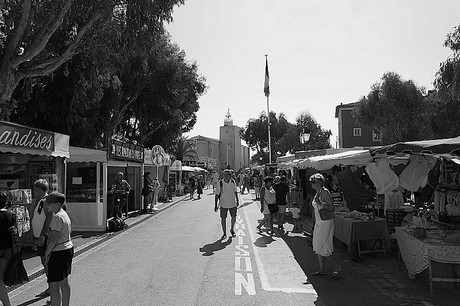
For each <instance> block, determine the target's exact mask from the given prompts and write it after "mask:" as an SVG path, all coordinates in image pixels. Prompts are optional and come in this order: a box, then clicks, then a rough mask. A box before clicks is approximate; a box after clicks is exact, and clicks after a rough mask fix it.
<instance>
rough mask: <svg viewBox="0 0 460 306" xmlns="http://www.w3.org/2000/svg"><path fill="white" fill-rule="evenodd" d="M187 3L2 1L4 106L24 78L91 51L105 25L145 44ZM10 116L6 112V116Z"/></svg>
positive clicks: (0, 99)
mask: <svg viewBox="0 0 460 306" xmlns="http://www.w3.org/2000/svg"><path fill="white" fill-rule="evenodd" d="M183 2H184V0H132V1H122V0H79V1H73V0H9V1H0V108H3V105H7V103H8V106H9V107H10V106H12V105H13V104H12V101H11V97H12V95H13V92H14V90H15V89H16V87H17V85H18V84H19V82H20V81H21V80H24V79H26V78H33V77H38V76H46V75H50V74H51V73H53V72H54V71H56V70H57V69H58V68H59V67H60V66H61V65H62V64H64V63H65V62H66V61H68V60H69V59H71V58H72V57H74V56H75V55H76V54H78V53H79V52H81V50H82V49H83V48H85V47H86V48H88V47H90V46H91V44H92V43H93V42H94V41H95V38H96V39H97V37H98V35H99V34H100V32H99V31H100V30H102V29H104V27H105V25H106V23H107V22H113V21H114V20H115V21H117V22H119V23H120V24H124V25H129V26H127V27H126V28H127V29H129V33H126V34H129V35H124V36H123V35H121V36H120V37H119V41H121V40H125V41H126V42H127V41H131V42H137V44H136V45H137V46H142V43H143V40H142V39H140V38H143V37H144V36H143V35H142V34H145V33H147V32H148V31H155V30H157V29H159V28H161V27H162V22H163V21H171V20H172V17H171V14H172V10H173V8H174V6H176V5H178V4H182V3H183ZM6 115H8V114H6Z"/></svg>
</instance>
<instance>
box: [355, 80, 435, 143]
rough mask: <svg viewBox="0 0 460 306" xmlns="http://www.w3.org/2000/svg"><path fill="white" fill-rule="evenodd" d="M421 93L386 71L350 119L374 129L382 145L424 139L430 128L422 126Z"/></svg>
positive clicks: (407, 82) (419, 89)
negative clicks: (377, 131)
mask: <svg viewBox="0 0 460 306" xmlns="http://www.w3.org/2000/svg"><path fill="white" fill-rule="evenodd" d="M424 92H425V89H424V88H423V87H418V86H417V85H416V84H415V83H414V82H413V81H411V80H409V81H405V80H403V79H402V78H401V76H399V75H398V74H397V73H394V72H387V73H385V74H384V75H383V77H382V79H381V81H380V83H376V84H374V85H373V86H372V88H371V91H370V93H369V94H368V95H367V97H363V98H362V99H361V100H360V101H359V103H358V105H357V106H356V107H355V109H354V110H353V116H354V117H355V119H356V120H357V121H358V122H359V123H360V124H363V125H367V126H372V127H374V128H376V129H378V130H379V131H380V133H381V135H382V142H383V143H384V144H389V143H395V142H400V141H411V140H421V139H426V136H427V135H430V134H431V129H430V127H429V126H428V125H427V124H426V111H427V105H426V99H425V98H424Z"/></svg>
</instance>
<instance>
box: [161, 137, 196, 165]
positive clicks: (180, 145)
mask: <svg viewBox="0 0 460 306" xmlns="http://www.w3.org/2000/svg"><path fill="white" fill-rule="evenodd" d="M168 152H169V153H170V154H171V155H172V157H173V158H174V159H176V160H195V161H197V160H198V147H197V145H196V142H195V141H192V140H190V139H188V137H186V136H180V137H178V138H176V139H175V140H174V144H173V145H172V146H171V147H170V149H169V150H168Z"/></svg>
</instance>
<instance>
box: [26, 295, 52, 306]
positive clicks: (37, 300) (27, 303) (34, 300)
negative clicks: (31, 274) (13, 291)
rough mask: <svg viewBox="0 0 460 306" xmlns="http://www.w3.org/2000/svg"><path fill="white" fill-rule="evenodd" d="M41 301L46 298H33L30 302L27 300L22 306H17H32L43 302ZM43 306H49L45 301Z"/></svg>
mask: <svg viewBox="0 0 460 306" xmlns="http://www.w3.org/2000/svg"><path fill="white" fill-rule="evenodd" d="M43 299H46V297H37V298H34V299H31V300H28V301H26V302H24V303H22V304H19V305H18V306H27V305H32V304H34V303H37V302H39V301H40V300H43ZM44 303H45V304H44V305H43V306H46V305H49V304H48V303H47V302H46V301H44Z"/></svg>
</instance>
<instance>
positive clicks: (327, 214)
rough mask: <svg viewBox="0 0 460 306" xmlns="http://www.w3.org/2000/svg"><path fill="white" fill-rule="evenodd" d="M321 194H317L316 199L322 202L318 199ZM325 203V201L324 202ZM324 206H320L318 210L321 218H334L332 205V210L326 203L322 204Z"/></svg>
mask: <svg viewBox="0 0 460 306" xmlns="http://www.w3.org/2000/svg"><path fill="white" fill-rule="evenodd" d="M320 196H321V195H318V201H319V202H320V203H321V204H323V202H322V201H321V200H320V198H319V197H320ZM325 204H327V203H325ZM324 207H325V208H321V209H320V210H319V216H320V217H321V220H323V221H325V220H331V219H334V207H332V210H331V209H329V207H328V205H324ZM326 207H327V208H326Z"/></svg>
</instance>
